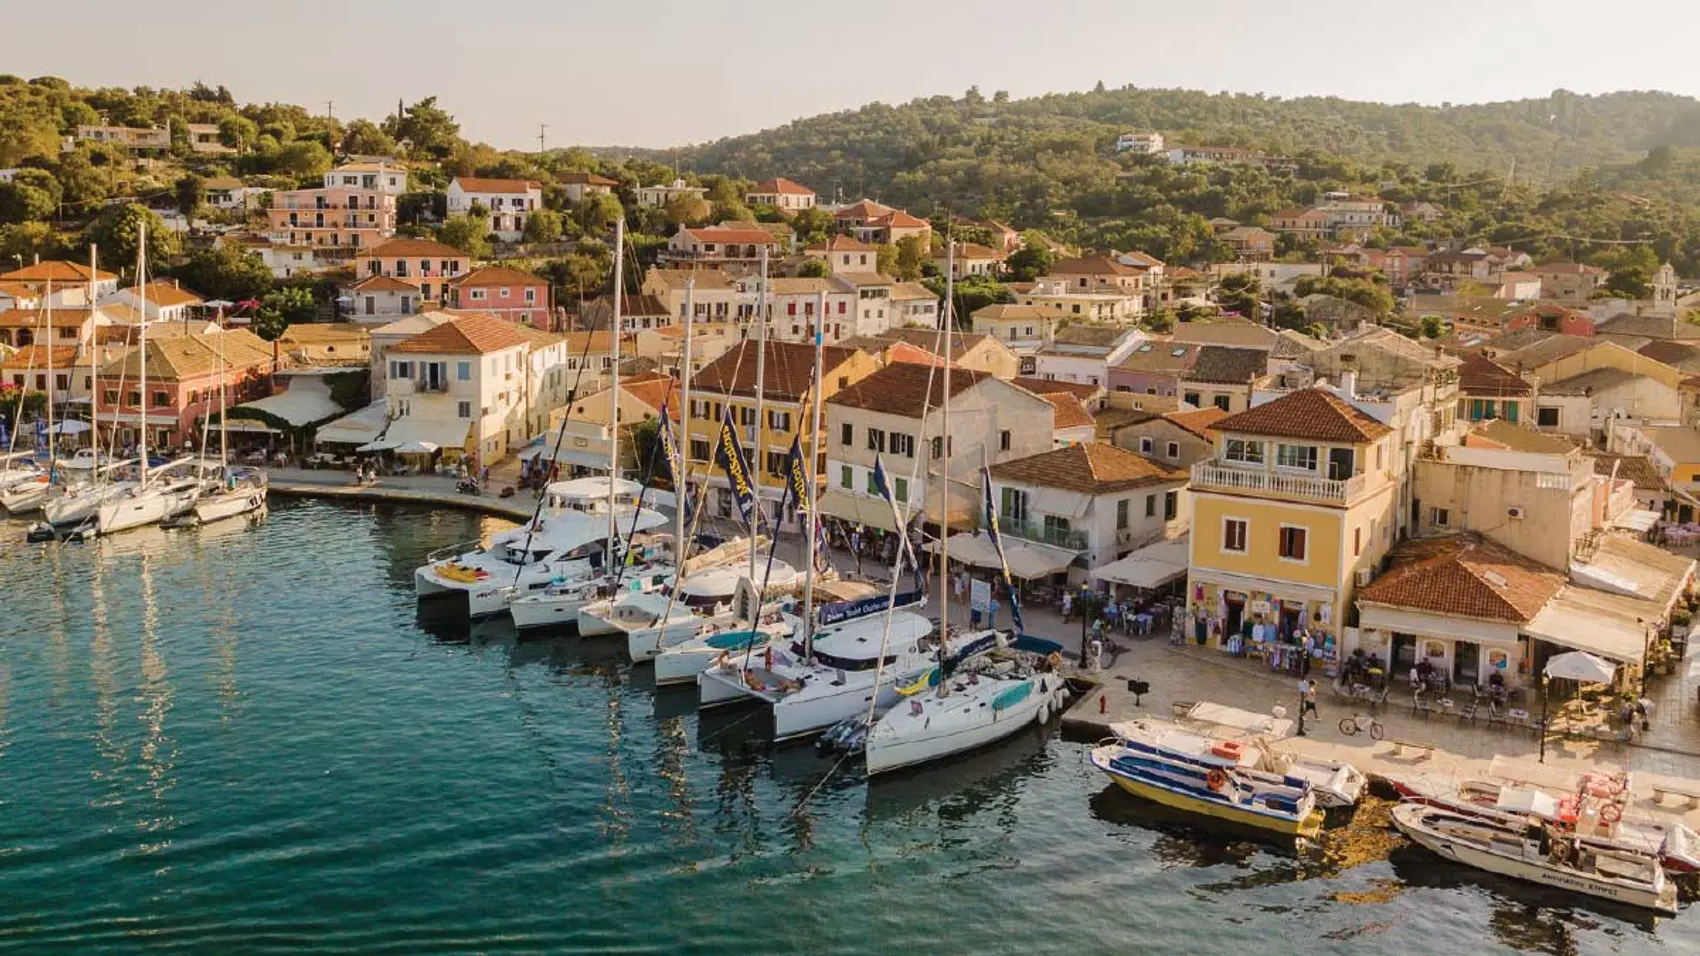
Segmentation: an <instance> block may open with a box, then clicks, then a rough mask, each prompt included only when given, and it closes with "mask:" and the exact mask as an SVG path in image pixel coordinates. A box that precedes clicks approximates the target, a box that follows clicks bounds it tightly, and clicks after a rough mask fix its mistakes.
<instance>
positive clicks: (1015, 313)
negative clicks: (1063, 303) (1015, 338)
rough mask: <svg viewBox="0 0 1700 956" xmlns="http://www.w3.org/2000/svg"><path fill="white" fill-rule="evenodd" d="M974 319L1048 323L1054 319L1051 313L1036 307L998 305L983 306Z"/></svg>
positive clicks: (977, 310) (976, 311) (976, 312)
mask: <svg viewBox="0 0 1700 956" xmlns="http://www.w3.org/2000/svg"><path fill="white" fill-rule="evenodd" d="M973 317H974V318H976V319H986V320H987V321H999V320H1013V321H1018V322H1020V321H1028V322H1046V321H1049V320H1050V319H1051V318H1052V315H1051V313H1049V312H1046V311H1045V310H1044V309H1041V308H1039V307H1038V306H1036V305H1009V304H1005V303H997V304H994V305H983V306H981V307H979V308H978V309H975V310H974V313H973Z"/></svg>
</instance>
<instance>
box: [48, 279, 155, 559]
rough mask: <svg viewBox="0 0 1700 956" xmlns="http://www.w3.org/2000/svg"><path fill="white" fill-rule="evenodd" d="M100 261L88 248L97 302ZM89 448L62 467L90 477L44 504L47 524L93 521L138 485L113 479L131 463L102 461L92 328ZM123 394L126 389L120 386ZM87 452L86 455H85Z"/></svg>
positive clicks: (67, 485) (97, 356) (91, 287)
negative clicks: (103, 508)
mask: <svg viewBox="0 0 1700 956" xmlns="http://www.w3.org/2000/svg"><path fill="white" fill-rule="evenodd" d="M97 266H98V259H97V256H96V249H95V247H94V246H90V247H89V288H88V299H89V301H90V302H93V301H94V300H95V291H94V276H95V273H96V271H97ZM88 348H89V417H90V419H91V421H90V423H89V437H90V440H91V445H90V447H89V448H85V449H82V450H80V451H78V452H77V455H76V457H75V458H73V459H72V460H71V461H70V462H67V463H65V464H64V465H63V466H62V467H65V468H69V469H71V470H72V471H76V472H83V471H86V472H87V477H85V478H81V479H74V480H67V481H66V482H65V483H64V486H63V487H61V488H60V489H59V492H58V494H56V495H53V496H51V497H50V498H49V499H48V500H47V501H46V503H44V504H43V505H42V509H41V510H42V517H44V518H46V519H47V523H48V524H51V525H53V526H54V527H57V528H75V527H77V526H79V525H82V524H85V523H87V522H89V521H92V520H94V518H95V515H96V513H97V512H98V511H99V510H100V506H101V505H102V504H103V503H105V502H106V501H108V500H111V499H115V498H117V497H119V496H120V495H123V494H125V493H126V492H127V491H129V490H130V489H131V488H134V487H135V486H136V483H135V482H133V481H115V480H113V479H112V478H111V477H110V476H111V474H112V473H113V472H114V471H115V470H116V469H117V468H122V467H127V466H128V464H129V463H128V462H123V463H119V464H117V465H113V464H111V463H109V462H103V461H102V460H101V459H102V458H103V456H102V455H101V453H100V405H99V404H98V402H97V401H96V400H97V398H98V397H99V395H100V349H99V347H98V343H97V341H96V335H95V333H94V331H93V330H92V329H91V330H90V334H89V344H88ZM119 390H120V391H122V390H123V388H122V383H120V388H119ZM85 452H86V453H87V454H85Z"/></svg>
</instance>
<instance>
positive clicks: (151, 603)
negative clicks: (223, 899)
mask: <svg viewBox="0 0 1700 956" xmlns="http://www.w3.org/2000/svg"><path fill="white" fill-rule="evenodd" d="M120 537H122V536H120ZM141 585H142V641H141V672H142V683H141V687H140V688H139V699H140V701H141V702H142V705H143V706H142V713H141V721H142V726H143V728H144V733H143V737H142V747H141V751H140V754H139V756H140V760H141V764H142V767H143V769H144V770H145V771H146V773H147V789H148V793H149V794H150V795H151V796H152V797H153V800H154V803H155V807H154V813H155V816H153V817H150V818H146V819H143V820H142V821H140V825H141V829H142V832H143V833H146V834H149V835H150V836H152V839H149V840H146V841H145V842H143V843H142V844H141V845H140V846H139V847H138V849H139V850H141V851H142V852H144V853H155V852H158V851H161V850H164V849H166V848H167V847H169V846H170V845H171V838H170V833H171V831H172V830H174V829H176V826H177V820H176V818H175V817H174V816H173V815H172V814H171V811H170V809H169V808H168V807H167V806H166V796H167V795H168V794H169V792H170V790H171V788H172V787H173V786H175V785H176V782H177V781H176V779H175V778H174V777H172V771H173V769H174V768H175V766H176V759H177V750H176V741H174V740H173V739H172V738H171V737H170V736H169V735H168V734H166V732H165V716H166V714H168V713H169V712H170V711H171V701H172V687H171V682H170V679H169V677H170V675H169V674H168V672H167V670H166V665H165V655H164V653H163V651H162V649H161V647H160V643H159V594H158V591H157V589H156V587H155V584H154V579H153V559H152V556H151V555H149V554H147V553H144V554H143V555H142V561H141Z"/></svg>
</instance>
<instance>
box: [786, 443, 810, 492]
mask: <svg viewBox="0 0 1700 956" xmlns="http://www.w3.org/2000/svg"><path fill="white" fill-rule="evenodd" d="M785 490H786V491H788V492H789V493H790V494H791V508H792V510H793V511H794V512H796V511H801V510H802V509H804V508H806V507H808V506H809V504H810V497H809V465H808V462H807V461H805V460H804V458H803V435H802V433H801V432H798V433H797V434H796V435H794V436H792V438H791V453H790V454H789V455H787V456H786V461H785ZM781 510H783V509H781Z"/></svg>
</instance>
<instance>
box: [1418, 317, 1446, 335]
mask: <svg viewBox="0 0 1700 956" xmlns="http://www.w3.org/2000/svg"><path fill="white" fill-rule="evenodd" d="M1417 328H1418V331H1419V332H1420V333H1421V334H1422V337H1423V338H1425V339H1438V338H1440V337H1441V336H1442V335H1445V334H1446V321H1445V320H1444V319H1442V318H1441V317H1440V316H1438V315H1425V316H1423V320H1422V322H1421V324H1419V325H1418V327H1417Z"/></svg>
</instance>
